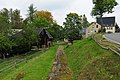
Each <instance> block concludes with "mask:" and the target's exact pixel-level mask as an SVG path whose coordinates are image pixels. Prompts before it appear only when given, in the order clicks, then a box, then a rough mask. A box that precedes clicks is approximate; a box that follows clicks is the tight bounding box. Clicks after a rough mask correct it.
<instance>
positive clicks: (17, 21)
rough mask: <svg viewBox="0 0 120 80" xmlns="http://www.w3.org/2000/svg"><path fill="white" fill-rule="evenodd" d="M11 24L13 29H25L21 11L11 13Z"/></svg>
mask: <svg viewBox="0 0 120 80" xmlns="http://www.w3.org/2000/svg"><path fill="white" fill-rule="evenodd" d="M10 17H11V24H12V26H13V27H12V28H17V29H20V28H23V22H22V18H21V16H20V10H18V9H16V10H14V11H13V12H11V16H10Z"/></svg>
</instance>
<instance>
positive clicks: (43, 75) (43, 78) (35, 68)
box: [3, 46, 58, 80]
mask: <svg viewBox="0 0 120 80" xmlns="http://www.w3.org/2000/svg"><path fill="white" fill-rule="evenodd" d="M57 48H58V46H53V47H50V49H48V51H46V52H45V53H43V54H41V55H39V56H37V57H35V58H33V59H30V60H29V61H28V62H27V63H22V64H21V65H20V66H19V67H18V68H17V69H14V70H13V71H11V72H10V73H9V74H8V75H7V76H6V77H4V78H3V80H11V79H13V80H14V79H15V78H16V76H21V75H22V77H24V78H23V80H47V78H48V75H49V72H50V71H51V67H52V64H53V61H54V58H55V54H56V51H57Z"/></svg>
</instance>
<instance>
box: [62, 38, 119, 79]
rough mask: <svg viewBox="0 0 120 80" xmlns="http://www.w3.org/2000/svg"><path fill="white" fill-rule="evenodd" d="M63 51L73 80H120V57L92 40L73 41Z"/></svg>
mask: <svg viewBox="0 0 120 80" xmlns="http://www.w3.org/2000/svg"><path fill="white" fill-rule="evenodd" d="M64 50H65V53H66V55H67V59H68V64H69V67H70V68H71V70H72V71H73V80H120V57H119V56H118V55H116V54H115V53H113V52H111V51H108V50H104V49H102V48H101V47H100V46H98V45H97V43H96V42H94V40H93V39H92V38H87V39H83V40H81V41H75V42H74V44H73V45H71V46H69V47H68V48H65V49H64Z"/></svg>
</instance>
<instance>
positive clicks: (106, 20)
mask: <svg viewBox="0 0 120 80" xmlns="http://www.w3.org/2000/svg"><path fill="white" fill-rule="evenodd" d="M102 21H103V26H106V27H113V26H115V17H102ZM96 22H97V23H98V24H100V25H101V20H100V18H97V21H96Z"/></svg>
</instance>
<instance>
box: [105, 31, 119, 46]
mask: <svg viewBox="0 0 120 80" xmlns="http://www.w3.org/2000/svg"><path fill="white" fill-rule="evenodd" d="M103 36H104V37H105V38H106V39H107V40H109V41H112V42H114V43H117V44H120V33H114V34H105V35H103Z"/></svg>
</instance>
